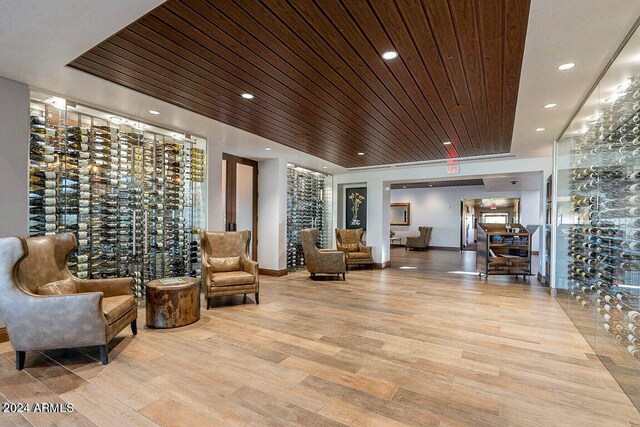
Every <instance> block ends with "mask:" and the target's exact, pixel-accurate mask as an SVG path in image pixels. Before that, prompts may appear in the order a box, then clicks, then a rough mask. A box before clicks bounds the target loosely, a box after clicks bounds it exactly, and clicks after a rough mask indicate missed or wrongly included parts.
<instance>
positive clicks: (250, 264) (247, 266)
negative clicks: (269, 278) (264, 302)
mask: <svg viewBox="0 0 640 427" xmlns="http://www.w3.org/2000/svg"><path fill="white" fill-rule="evenodd" d="M241 259H242V269H243V270H244V271H246V272H247V273H249V274H253V277H255V278H256V281H255V287H256V289H255V290H256V292H260V269H259V268H258V263H257V262H256V261H254V260H252V259H249V258H246V257H242V258H241Z"/></svg>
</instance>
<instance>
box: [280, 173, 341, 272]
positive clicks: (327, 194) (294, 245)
mask: <svg viewBox="0 0 640 427" xmlns="http://www.w3.org/2000/svg"><path fill="white" fill-rule="evenodd" d="M330 209H331V176H330V175H325V174H321V173H319V172H314V171H310V170H306V169H303V168H300V167H289V168H288V169H287V269H288V270H289V271H294V270H296V269H298V268H300V267H303V266H304V254H303V252H302V242H301V240H300V230H302V229H305V228H317V229H318V230H319V231H320V236H319V237H318V242H317V244H318V246H319V247H322V248H327V247H329V245H330V244H331V232H332V228H331V215H330Z"/></svg>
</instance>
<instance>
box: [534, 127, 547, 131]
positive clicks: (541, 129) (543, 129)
mask: <svg viewBox="0 0 640 427" xmlns="http://www.w3.org/2000/svg"><path fill="white" fill-rule="evenodd" d="M545 130H547V129H545V128H536V132H544V131H545Z"/></svg>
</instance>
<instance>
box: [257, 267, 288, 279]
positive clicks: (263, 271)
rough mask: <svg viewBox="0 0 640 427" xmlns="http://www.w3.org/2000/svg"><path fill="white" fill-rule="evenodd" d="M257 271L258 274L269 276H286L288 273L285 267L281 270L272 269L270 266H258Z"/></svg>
mask: <svg viewBox="0 0 640 427" xmlns="http://www.w3.org/2000/svg"><path fill="white" fill-rule="evenodd" d="M258 272H259V273H260V274H264V275H265V276H271V277H280V276H286V275H287V274H288V272H287V269H286V268H283V269H282V270H273V269H271V268H259V269H258Z"/></svg>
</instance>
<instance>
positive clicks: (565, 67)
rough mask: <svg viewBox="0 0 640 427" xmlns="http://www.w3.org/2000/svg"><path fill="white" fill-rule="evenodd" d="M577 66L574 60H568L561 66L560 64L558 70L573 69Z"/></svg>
mask: <svg viewBox="0 0 640 427" xmlns="http://www.w3.org/2000/svg"><path fill="white" fill-rule="evenodd" d="M575 66H576V64H574V63H573V62H567V63H566V64H562V65H561V66H559V67H558V70H560V71H566V70H570V69H572V68H573V67H575Z"/></svg>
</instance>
